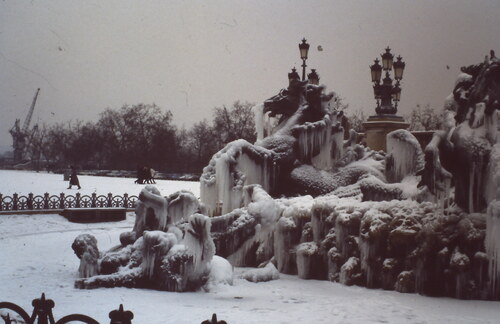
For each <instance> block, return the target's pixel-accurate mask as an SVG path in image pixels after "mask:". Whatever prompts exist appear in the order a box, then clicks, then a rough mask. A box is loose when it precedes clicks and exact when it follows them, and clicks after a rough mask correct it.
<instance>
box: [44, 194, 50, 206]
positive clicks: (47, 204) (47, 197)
mask: <svg viewBox="0 0 500 324" xmlns="http://www.w3.org/2000/svg"><path fill="white" fill-rule="evenodd" d="M43 209H50V208H49V193H48V192H46V193H45V194H44V195H43Z"/></svg>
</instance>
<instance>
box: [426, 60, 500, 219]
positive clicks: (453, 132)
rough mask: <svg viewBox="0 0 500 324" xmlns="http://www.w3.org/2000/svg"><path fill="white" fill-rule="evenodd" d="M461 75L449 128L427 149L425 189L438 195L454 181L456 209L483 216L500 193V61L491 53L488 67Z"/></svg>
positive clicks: (449, 103) (448, 113)
mask: <svg viewBox="0 0 500 324" xmlns="http://www.w3.org/2000/svg"><path fill="white" fill-rule="evenodd" d="M461 71H462V74H460V75H459V77H458V79H457V81H456V83H455V88H454V89H453V92H452V94H450V96H448V98H447V99H446V102H445V113H444V115H445V122H444V125H445V127H444V129H442V130H439V131H436V132H435V134H434V136H433V139H432V140H431V142H430V143H429V145H428V146H427V147H426V149H425V160H426V167H425V169H424V172H423V173H422V183H423V184H425V185H427V187H428V188H429V190H430V191H431V192H432V193H438V192H439V191H442V190H444V188H445V187H446V185H444V184H445V183H446V182H447V181H449V179H451V178H453V181H454V185H455V203H456V204H457V205H459V206H460V207H461V208H463V209H464V210H466V211H468V212H481V211H484V210H485V208H486V206H487V205H488V203H489V202H490V201H492V200H493V199H494V198H495V195H496V189H497V188H498V187H500V144H498V124H497V123H498V110H500V60H499V59H498V58H496V57H495V55H494V52H493V51H492V52H491V56H490V58H488V57H487V58H486V59H485V61H484V62H483V63H481V64H477V65H471V66H467V67H462V69H461Z"/></svg>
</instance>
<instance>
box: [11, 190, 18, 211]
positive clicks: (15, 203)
mask: <svg viewBox="0 0 500 324" xmlns="http://www.w3.org/2000/svg"><path fill="white" fill-rule="evenodd" d="M17 199H18V198H17V193H14V194H13V195H12V210H17Z"/></svg>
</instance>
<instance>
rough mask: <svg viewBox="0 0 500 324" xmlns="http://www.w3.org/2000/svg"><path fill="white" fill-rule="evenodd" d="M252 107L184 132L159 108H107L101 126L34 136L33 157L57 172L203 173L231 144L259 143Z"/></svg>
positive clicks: (222, 111)
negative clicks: (72, 168)
mask: <svg viewBox="0 0 500 324" xmlns="http://www.w3.org/2000/svg"><path fill="white" fill-rule="evenodd" d="M252 106H253V105H252V104H250V103H247V102H245V103H240V102H235V103H234V104H233V106H231V107H229V108H227V107H218V108H215V109H214V113H213V120H212V121H207V120H203V121H201V122H198V123H196V124H194V125H193V126H192V127H191V128H189V129H185V128H182V129H178V128H177V127H176V126H175V125H174V124H173V122H172V118H173V115H172V113H171V112H170V111H163V110H162V109H160V107H158V106H156V105H155V104H152V105H148V104H137V105H124V106H123V107H121V108H119V109H110V108H108V109H106V110H105V111H104V112H102V113H101V114H100V116H99V119H98V121H97V122H86V123H84V122H81V121H77V122H69V123H62V124H56V125H53V126H50V127H48V126H44V127H42V128H38V129H36V130H34V132H33V133H32V134H31V140H30V143H31V144H30V145H29V147H28V151H27V155H28V156H27V157H28V158H29V159H31V160H32V161H40V160H41V159H42V158H43V159H44V160H45V161H46V163H48V164H49V167H52V168H61V167H63V168H65V167H67V166H68V165H79V166H81V167H82V168H92V169H124V170H135V169H136V167H137V165H147V166H150V167H152V168H154V169H156V170H168V171H169V172H199V171H201V168H202V167H203V166H204V165H206V164H207V163H208V160H209V159H210V157H211V156H212V155H213V154H214V153H215V152H217V151H218V150H219V149H221V148H222V147H223V146H224V145H225V143H228V142H230V141H232V140H235V139H237V138H244V139H247V140H248V141H252V142H253V141H255V135H254V129H255V126H254V121H253V118H252V112H251V108H252Z"/></svg>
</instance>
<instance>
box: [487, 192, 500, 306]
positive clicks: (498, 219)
mask: <svg viewBox="0 0 500 324" xmlns="http://www.w3.org/2000/svg"><path fill="white" fill-rule="evenodd" d="M484 245H485V247H486V254H487V256H488V260H489V268H490V269H489V275H490V282H491V284H490V287H491V296H492V298H493V299H496V300H500V188H498V189H497V197H496V199H495V200H493V201H492V202H490V204H489V205H488V209H487V213H486V237H485V242H484Z"/></svg>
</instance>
